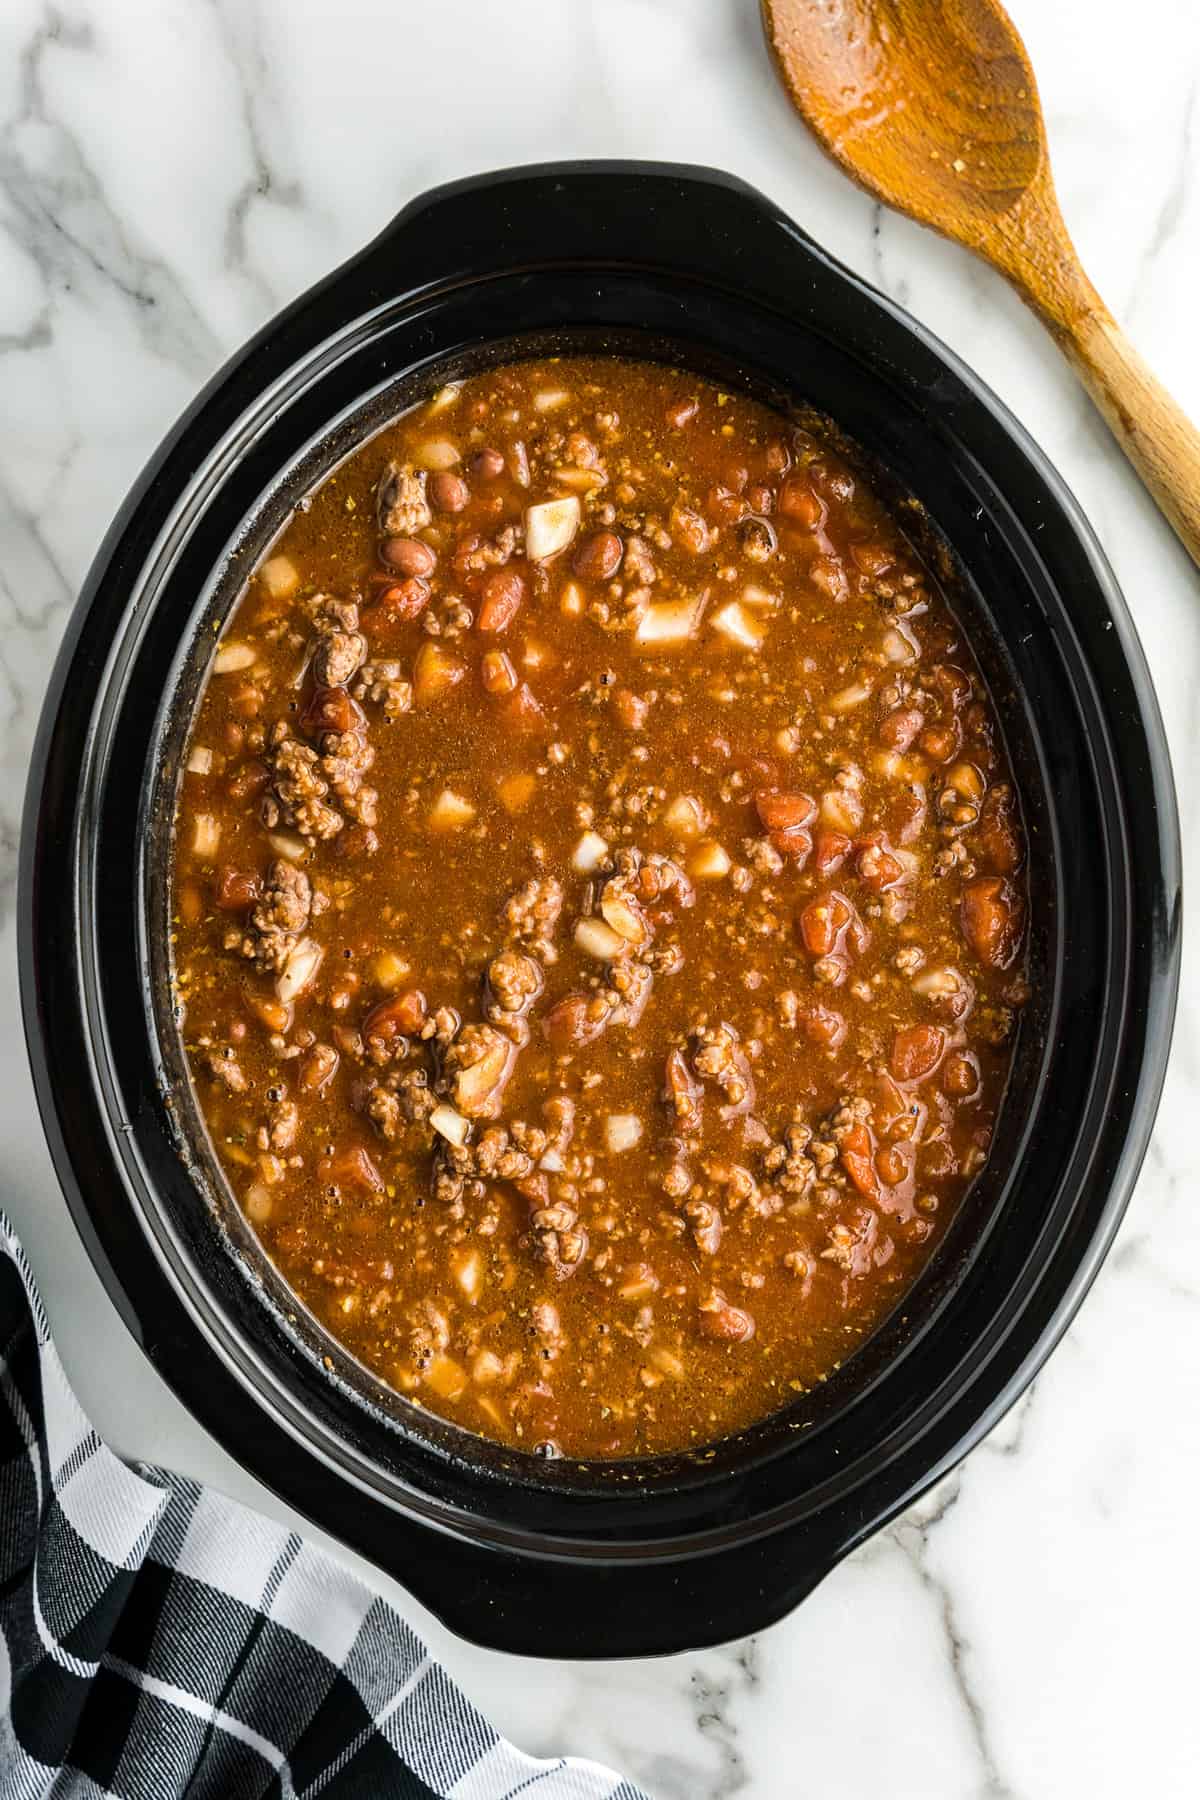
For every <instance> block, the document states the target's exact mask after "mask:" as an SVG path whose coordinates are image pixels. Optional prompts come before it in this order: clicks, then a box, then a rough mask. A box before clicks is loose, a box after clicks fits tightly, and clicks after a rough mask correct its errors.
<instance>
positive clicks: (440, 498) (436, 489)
mask: <svg viewBox="0 0 1200 1800" xmlns="http://www.w3.org/2000/svg"><path fill="white" fill-rule="evenodd" d="M425 493H426V496H427V498H428V500H429V504H430V506H432V507H433V509H434V511H435V512H444V513H459V512H461V511H462V510H463V507H464V506H465V505H466V504H467V501H468V500H469V499H470V498H471V490H470V488H469V487H468V486H467V484H466V482H465V481H464V480H463V478H462V476H461V475H455V474H453V473H452V472H451V470H449V469H438V470H436V471H435V473H434V474H432V475H431V476H430V477H429V480H428V481H427V482H426V484H425Z"/></svg>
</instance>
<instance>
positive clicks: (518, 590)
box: [475, 569, 525, 631]
mask: <svg viewBox="0 0 1200 1800" xmlns="http://www.w3.org/2000/svg"><path fill="white" fill-rule="evenodd" d="M524 600H525V577H524V576H523V575H522V574H521V573H520V571H519V570H518V569H493V570H492V572H491V574H490V575H489V576H488V578H487V580H486V581H485V582H484V584H483V604H482V606H481V607H480V608H479V617H478V618H477V619H476V621H475V623H476V624H477V625H478V627H479V629H480V631H507V630H508V628H509V626H510V625H511V624H512V622H513V620H514V619H515V618H516V616H517V614H518V613H519V612H520V610H521V607H522V605H523V603H524Z"/></svg>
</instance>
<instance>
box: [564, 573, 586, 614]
mask: <svg viewBox="0 0 1200 1800" xmlns="http://www.w3.org/2000/svg"><path fill="white" fill-rule="evenodd" d="M558 604H559V607H560V608H561V610H562V611H563V612H564V613H566V615H567V617H568V618H569V619H577V618H578V617H579V615H580V614H581V613H582V611H583V589H582V588H581V587H580V585H579V583H578V582H577V581H568V582H567V583H566V585H565V586H564V588H563V591H562V593H561V594H560V595H559V597H558Z"/></svg>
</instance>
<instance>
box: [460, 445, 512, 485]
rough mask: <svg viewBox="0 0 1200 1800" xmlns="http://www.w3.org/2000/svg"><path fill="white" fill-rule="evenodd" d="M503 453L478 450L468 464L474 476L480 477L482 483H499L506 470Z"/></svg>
mask: <svg viewBox="0 0 1200 1800" xmlns="http://www.w3.org/2000/svg"><path fill="white" fill-rule="evenodd" d="M505 466H506V465H505V461H504V456H503V453H502V452H501V451H499V450H477V451H476V452H475V454H474V456H473V457H472V458H471V460H470V462H469V463H468V464H467V467H468V469H469V470H470V471H471V474H472V475H478V476H479V478H480V480H481V481H499V479H500V477H501V475H503V473H504V470H505Z"/></svg>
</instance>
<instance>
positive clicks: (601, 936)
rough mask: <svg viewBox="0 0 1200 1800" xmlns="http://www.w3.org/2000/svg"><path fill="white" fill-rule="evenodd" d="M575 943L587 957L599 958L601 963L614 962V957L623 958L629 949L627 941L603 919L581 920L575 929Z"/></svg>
mask: <svg viewBox="0 0 1200 1800" xmlns="http://www.w3.org/2000/svg"><path fill="white" fill-rule="evenodd" d="M575 942H576V943H577V944H578V946H579V948H580V949H581V950H582V951H583V953H584V955H585V956H595V957H598V958H599V960H600V961H601V962H612V960H613V959H614V957H617V956H623V955H624V954H625V950H626V948H627V946H626V943H625V939H624V938H623V937H620V936H619V935H618V933H617V932H615V931H614V930H613V929H612V926H611V925H606V924H605V923H604V920H603V919H580V921H579V923H578V925H577V926H576V927H575Z"/></svg>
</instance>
